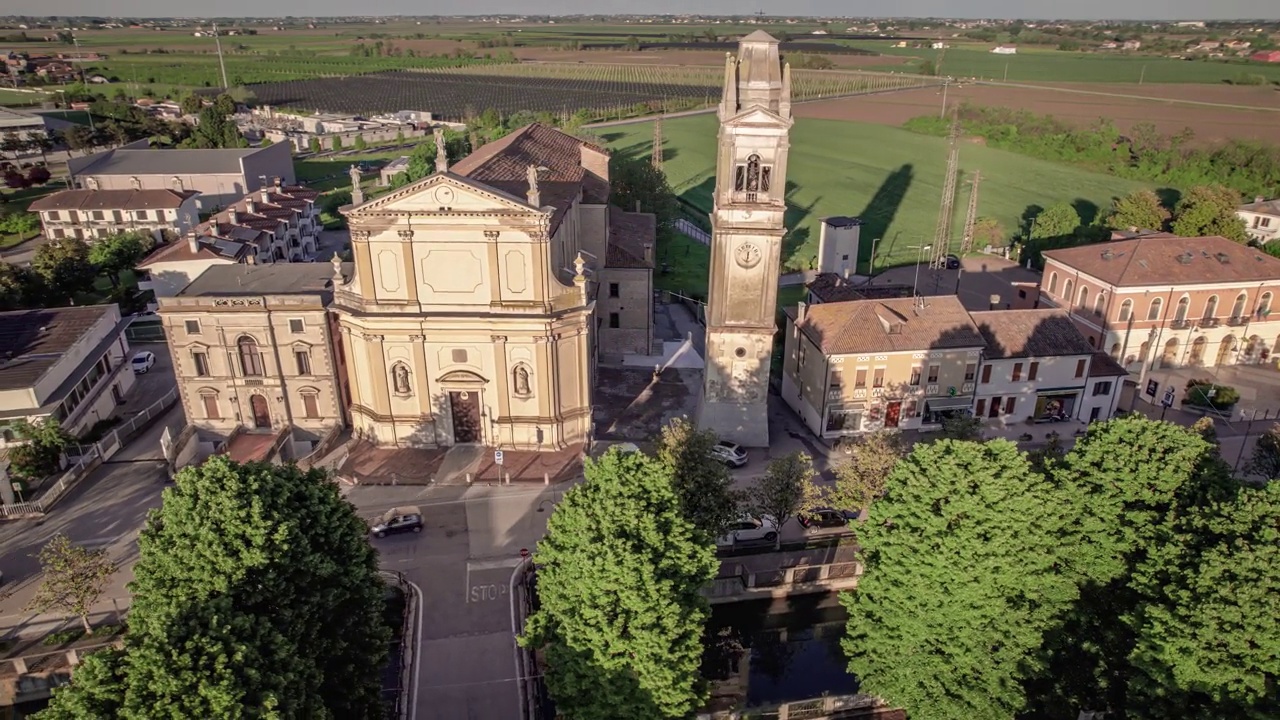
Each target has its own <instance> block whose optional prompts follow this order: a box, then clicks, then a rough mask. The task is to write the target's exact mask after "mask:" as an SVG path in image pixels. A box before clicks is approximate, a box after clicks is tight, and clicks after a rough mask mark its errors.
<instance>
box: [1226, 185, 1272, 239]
mask: <svg viewBox="0 0 1280 720" xmlns="http://www.w3.org/2000/svg"><path fill="white" fill-rule="evenodd" d="M1236 215H1237V216H1239V217H1240V219H1241V220H1244V227H1245V231H1246V232H1248V233H1249V237H1250V238H1253V239H1254V240H1257V241H1258V242H1260V243H1269V242H1271V241H1273V240H1275V239H1276V238H1278V237H1280V198H1276V199H1274V200H1267V199H1265V198H1263V197H1262V196H1258V197H1256V198H1254V200H1253V202H1251V203H1247V204H1245V205H1241V206H1240V208H1239V209H1238V210H1236Z"/></svg>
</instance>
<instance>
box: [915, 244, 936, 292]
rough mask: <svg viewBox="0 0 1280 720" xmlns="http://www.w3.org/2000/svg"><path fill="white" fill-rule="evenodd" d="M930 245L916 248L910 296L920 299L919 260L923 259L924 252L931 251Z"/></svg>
mask: <svg viewBox="0 0 1280 720" xmlns="http://www.w3.org/2000/svg"><path fill="white" fill-rule="evenodd" d="M932 249H933V246H932V245H917V246H916V278H915V280H914V281H912V283H911V294H912V295H914V296H916V297H920V260H921V258H923V257H924V251H925V250H932Z"/></svg>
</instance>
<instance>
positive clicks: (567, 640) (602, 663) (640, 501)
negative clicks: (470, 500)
mask: <svg viewBox="0 0 1280 720" xmlns="http://www.w3.org/2000/svg"><path fill="white" fill-rule="evenodd" d="M584 474H585V476H586V481H585V482H584V483H583V484H581V485H579V486H577V487H575V488H573V489H572V490H570V491H569V492H568V493H566V494H565V496H564V500H563V501H561V502H560V504H559V505H558V506H557V507H556V509H555V512H554V513H553V514H552V516H551V518H550V520H549V521H548V523H547V534H546V537H544V538H543V539H542V540H541V541H540V542H539V543H538V549H537V553H536V556H535V557H536V559H537V562H538V597H539V601H540V606H539V608H538V610H537V612H535V613H534V614H533V615H532V616H531V617H530V618H529V621H528V624H527V625H526V628H525V634H524V635H523V636H522V637H521V640H520V641H521V643H522V644H523V645H525V646H526V647H536V648H542V649H543V650H544V651H545V656H546V664H547V677H546V680H547V688H548V689H549V691H550V693H551V697H552V699H553V700H555V703H556V709H557V710H558V712H560V713H561V714H562V715H564V716H565V717H570V718H574V720H659V719H662V718H670V719H672V720H675V719H676V718H686V717H689V716H690V715H691V714H692V713H693V711H695V710H696V709H698V707H699V706H700V705H701V703H702V701H703V699H704V698H705V695H706V690H705V687H704V686H703V683H702V681H701V679H700V677H699V674H698V668H699V665H700V663H701V660H702V633H703V624H704V622H705V621H706V618H707V609H706V600H705V599H704V598H703V597H702V596H701V595H700V594H699V590H700V589H701V588H702V586H703V585H704V584H705V583H707V582H709V581H710V580H711V578H712V577H714V576H715V572H716V560H715V556H714V553H713V551H712V549H711V546H710V545H709V544H707V543H705V542H704V539H703V534H702V533H700V532H699V531H697V530H696V529H695V528H694V526H693V524H692V523H690V522H689V521H688V520H687V519H686V518H685V517H684V513H683V512H682V510H681V503H680V499H679V498H678V497H677V495H676V492H675V489H674V487H673V485H672V477H671V473H670V471H669V470H668V468H666V467H664V466H663V464H661V463H659V462H657V461H655V460H653V459H651V458H649V457H648V456H646V455H644V454H643V453H638V452H632V453H622V452H619V451H618V450H616V449H614V450H610V451H609V452H608V453H607V454H605V455H604V457H602V458H601V459H599V460H597V461H591V460H588V461H587V463H586V467H585V468H584Z"/></svg>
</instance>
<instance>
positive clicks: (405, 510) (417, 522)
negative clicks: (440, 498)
mask: <svg viewBox="0 0 1280 720" xmlns="http://www.w3.org/2000/svg"><path fill="white" fill-rule="evenodd" d="M422 525H423V523H422V511H421V510H419V509H418V508H416V507H398V508H391V509H390V510H388V511H387V512H386V514H385V515H383V516H382V519H381V520H380V521H378V522H377V523H376V524H375V525H374V526H373V527H372V528H370V532H372V533H373V535H374V537H386V536H388V535H395V534H396V533H402V532H416V533H418V532H422Z"/></svg>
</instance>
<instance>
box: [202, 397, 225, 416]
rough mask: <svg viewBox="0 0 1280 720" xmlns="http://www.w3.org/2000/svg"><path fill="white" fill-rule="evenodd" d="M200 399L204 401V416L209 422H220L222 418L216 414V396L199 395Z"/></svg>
mask: <svg viewBox="0 0 1280 720" xmlns="http://www.w3.org/2000/svg"><path fill="white" fill-rule="evenodd" d="M200 399H201V400H202V401H204V416H205V417H206V418H208V419H210V420H221V419H222V416H221V415H219V414H218V396H217V395H201V396H200Z"/></svg>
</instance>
